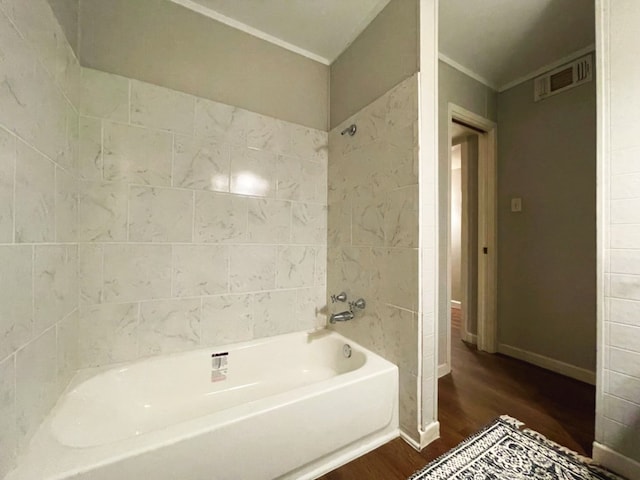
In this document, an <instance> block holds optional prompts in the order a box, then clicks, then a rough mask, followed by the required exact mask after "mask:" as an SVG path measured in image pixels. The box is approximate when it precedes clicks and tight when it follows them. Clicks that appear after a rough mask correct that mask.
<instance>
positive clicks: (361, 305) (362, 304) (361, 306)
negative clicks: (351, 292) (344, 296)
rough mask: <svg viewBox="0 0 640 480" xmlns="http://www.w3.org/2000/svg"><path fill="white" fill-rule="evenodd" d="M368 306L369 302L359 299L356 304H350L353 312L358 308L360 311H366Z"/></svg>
mask: <svg viewBox="0 0 640 480" xmlns="http://www.w3.org/2000/svg"><path fill="white" fill-rule="evenodd" d="M366 306H367V302H365V301H364V298H359V299H358V300H356V301H355V302H349V307H350V308H351V310H352V311H353V310H355V309H356V308H357V309H358V310H364V309H365V307H366Z"/></svg>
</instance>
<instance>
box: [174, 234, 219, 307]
mask: <svg viewBox="0 0 640 480" xmlns="http://www.w3.org/2000/svg"><path fill="white" fill-rule="evenodd" d="M172 268H173V282H172V284H173V295H174V296H177V297H196V296H200V295H214V294H217V293H225V292H228V291H229V249H228V247H226V246H217V245H175V246H174V247H173V267H172Z"/></svg>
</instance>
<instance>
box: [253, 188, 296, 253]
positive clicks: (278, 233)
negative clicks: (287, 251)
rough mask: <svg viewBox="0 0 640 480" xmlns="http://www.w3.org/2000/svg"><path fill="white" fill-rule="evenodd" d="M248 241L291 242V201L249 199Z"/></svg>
mask: <svg viewBox="0 0 640 480" xmlns="http://www.w3.org/2000/svg"><path fill="white" fill-rule="evenodd" d="M248 202H249V211H248V214H249V224H248V230H247V241H248V242H251V243H272V244H277V243H289V241H290V238H291V203H290V202H285V201H282V200H275V199H272V198H265V199H258V198H254V199H249V200H248Z"/></svg>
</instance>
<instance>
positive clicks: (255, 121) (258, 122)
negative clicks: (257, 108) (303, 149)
mask: <svg viewBox="0 0 640 480" xmlns="http://www.w3.org/2000/svg"><path fill="white" fill-rule="evenodd" d="M247 146H248V147H249V148H255V149H256V150H267V151H268V152H272V153H277V154H280V155H286V154H289V153H290V152H291V147H292V145H291V135H290V132H289V131H288V130H287V128H286V124H285V122H283V121H282V120H278V119H275V118H273V117H267V116H266V115H260V114H257V113H250V114H249V115H248V118H247Z"/></svg>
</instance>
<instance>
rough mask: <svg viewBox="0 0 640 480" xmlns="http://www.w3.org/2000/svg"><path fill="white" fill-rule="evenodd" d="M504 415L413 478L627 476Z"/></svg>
mask: <svg viewBox="0 0 640 480" xmlns="http://www.w3.org/2000/svg"><path fill="white" fill-rule="evenodd" d="M523 425H524V424H523V423H522V422H520V421H518V420H516V419H514V418H511V417H508V416H502V417H500V418H498V419H497V420H495V421H494V422H493V423H492V424H490V425H489V426H487V427H485V428H484V429H483V430H481V431H480V432H478V433H476V434H475V435H473V436H472V437H469V438H467V439H466V440H465V441H463V442H462V443H461V444H460V445H458V446H457V447H456V448H454V449H453V450H450V451H449V452H447V453H445V454H444V455H443V456H441V457H440V458H438V459H436V460H434V461H433V462H431V463H430V464H429V465H427V466H426V467H424V468H423V469H422V470H420V471H418V472H416V473H414V474H413V475H412V476H411V477H410V478H409V480H623V479H622V478H621V477H618V476H616V475H614V474H612V473H609V472H607V471H605V470H603V469H601V468H598V467H597V466H595V465H593V464H591V463H590V462H591V460H590V459H589V458H586V457H582V456H580V455H578V454H577V453H575V452H573V451H571V450H568V449H566V448H564V447H562V446H560V445H558V444H556V443H554V442H552V441H550V440H548V439H547V438H546V437H544V436H543V435H541V434H539V433H538V432H534V431H533V430H529V429H521V428H520V427H522V426H523Z"/></svg>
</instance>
